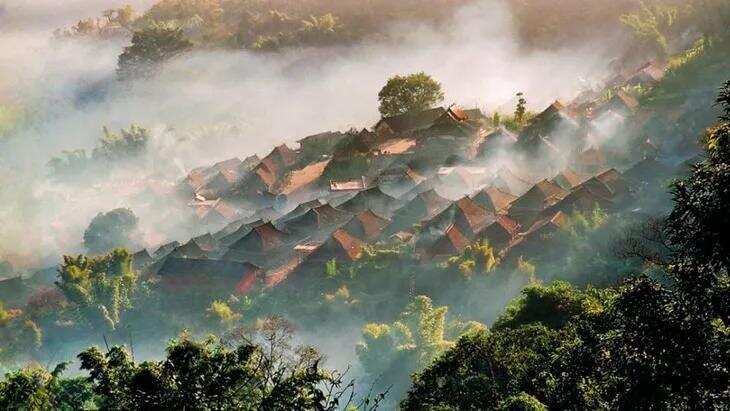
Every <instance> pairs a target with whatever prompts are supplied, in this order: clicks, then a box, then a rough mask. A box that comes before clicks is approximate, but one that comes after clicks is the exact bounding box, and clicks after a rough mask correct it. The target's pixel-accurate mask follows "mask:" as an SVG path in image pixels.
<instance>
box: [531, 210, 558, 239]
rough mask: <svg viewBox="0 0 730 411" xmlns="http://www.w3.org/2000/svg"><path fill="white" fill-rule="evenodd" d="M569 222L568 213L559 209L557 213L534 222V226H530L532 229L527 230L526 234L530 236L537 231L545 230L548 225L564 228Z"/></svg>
mask: <svg viewBox="0 0 730 411" xmlns="http://www.w3.org/2000/svg"><path fill="white" fill-rule="evenodd" d="M567 223H568V215H567V214H565V213H564V212H562V211H558V212H556V213H555V214H553V215H551V216H549V217H547V218H544V219H542V220H540V221H538V222H536V223H534V224H533V225H532V227H530V229H529V230H527V232H526V233H525V234H524V235H525V236H529V235H531V234H534V233H536V232H540V231H541V230H544V229H545V228H547V227H550V228H558V229H559V228H564V227H566V224H567Z"/></svg>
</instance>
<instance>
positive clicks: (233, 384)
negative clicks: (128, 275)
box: [0, 318, 383, 410]
mask: <svg viewBox="0 0 730 411" xmlns="http://www.w3.org/2000/svg"><path fill="white" fill-rule="evenodd" d="M290 340H291V329H290V327H289V326H288V325H287V324H286V323H285V322H284V321H282V320H281V319H277V318H272V319H268V320H266V321H264V322H263V323H262V324H260V326H259V327H258V328H257V329H255V330H241V332H240V333H238V334H237V335H236V337H235V338H234V339H231V340H230V341H228V342H227V343H223V342H221V341H218V340H216V339H215V338H213V337H210V338H208V339H206V340H203V341H195V340H194V339H192V338H190V337H189V336H187V335H183V336H182V337H181V338H179V339H177V340H174V341H172V342H171V343H170V345H168V347H167V355H166V358H165V359H164V360H161V361H145V362H142V363H136V362H135V361H134V359H133V357H132V356H131V355H130V353H129V352H127V351H126V350H125V349H124V348H123V347H119V346H115V347H112V348H109V349H107V350H106V352H102V351H100V350H99V349H98V348H95V347H93V348H89V349H88V350H86V351H84V352H82V353H80V354H79V355H78V360H79V362H80V364H81V370H83V371H86V372H88V374H89V377H88V378H85V377H77V378H62V377H61V373H63V371H64V370H65V368H66V365H67V364H65V363H64V364H60V365H59V366H57V367H56V369H55V370H54V371H53V372H51V373H49V372H47V371H45V370H43V369H41V368H28V369H24V370H21V371H17V372H14V373H11V374H8V375H7V376H6V378H5V380H3V381H2V382H0V407H2V409H6V410H11V409H12V410H15V409H31V410H41V409H43V410H48V409H61V410H79V409H102V410H141V409H144V410H172V409H191V410H231V409H236V410H255V409H265V410H294V409H312V410H315V409H316V410H338V409H349V408H350V407H354V408H357V409H365V410H369V409H374V408H376V407H377V406H378V404H379V402H380V401H381V400H382V398H383V395H377V396H375V397H373V398H369V397H365V398H362V399H359V400H355V396H354V393H353V390H354V382H352V381H346V380H344V375H342V374H340V373H338V372H336V371H330V370H326V369H323V368H321V367H320V361H321V356H320V355H319V354H318V353H317V352H316V350H314V349H313V348H311V347H301V348H298V349H297V350H296V351H295V350H294V349H292V348H291V346H290ZM232 344H233V345H232Z"/></svg>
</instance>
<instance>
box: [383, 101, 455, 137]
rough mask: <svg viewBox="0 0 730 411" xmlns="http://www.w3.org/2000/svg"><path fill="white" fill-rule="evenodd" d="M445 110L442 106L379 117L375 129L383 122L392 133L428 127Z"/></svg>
mask: <svg viewBox="0 0 730 411" xmlns="http://www.w3.org/2000/svg"><path fill="white" fill-rule="evenodd" d="M445 112H446V110H445V109H444V108H443V107H436V108H432V109H429V110H424V111H415V112H409V113H405V114H401V115H398V116H393V117H386V118H383V119H381V120H380V121H379V122H378V124H376V125H375V128H376V129H377V128H378V127H379V126H380V125H381V124H385V125H387V126H388V128H390V129H391V130H392V131H393V132H394V133H407V132H411V131H416V130H422V129H426V128H428V127H430V126H431V125H432V124H433V123H434V121H436V119H438V118H439V117H441V116H442V115H443V114H444V113H445Z"/></svg>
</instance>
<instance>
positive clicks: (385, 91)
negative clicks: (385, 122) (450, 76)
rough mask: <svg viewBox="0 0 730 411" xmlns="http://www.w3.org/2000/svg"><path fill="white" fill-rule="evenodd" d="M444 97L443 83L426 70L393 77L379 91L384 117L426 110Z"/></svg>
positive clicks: (381, 111) (381, 110) (380, 108)
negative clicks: (425, 71)
mask: <svg viewBox="0 0 730 411" xmlns="http://www.w3.org/2000/svg"><path fill="white" fill-rule="evenodd" d="M443 99H444V92H443V91H442V90H441V84H439V82H437V81H436V80H434V79H433V78H432V77H431V76H429V75H428V74H426V73H424V72H420V73H414V74H410V75H407V76H394V77H391V78H390V79H388V82H387V83H386V84H385V86H384V87H383V88H382V89H381V90H380V92H379V93H378V100H379V101H380V107H379V110H380V114H382V115H383V117H392V116H397V115H398V114H404V113H407V112H409V111H421V110H426V109H429V108H431V107H433V106H434V105H436V104H437V103H439V102H441V101H442V100H443Z"/></svg>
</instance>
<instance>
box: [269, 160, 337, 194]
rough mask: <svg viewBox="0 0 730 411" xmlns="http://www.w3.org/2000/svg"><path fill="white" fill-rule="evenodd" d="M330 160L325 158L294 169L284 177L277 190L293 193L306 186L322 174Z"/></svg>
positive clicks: (282, 192)
mask: <svg viewBox="0 0 730 411" xmlns="http://www.w3.org/2000/svg"><path fill="white" fill-rule="evenodd" d="M329 162H330V160H324V161H320V162H317V163H312V164H309V165H307V166H306V167H304V168H302V169H299V170H294V171H292V172H291V173H289V174H288V175H287V177H286V178H285V179H284V181H283V184H282V186H281V187H280V188H279V189H278V190H275V191H276V192H277V193H280V194H291V193H293V192H295V191H297V190H300V189H303V188H306V187H307V186H308V185H310V184H312V183H314V182H316V181H317V180H318V179H319V178H320V177H321V176H322V173H324V170H325V168H326V167H327V164H329Z"/></svg>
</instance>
